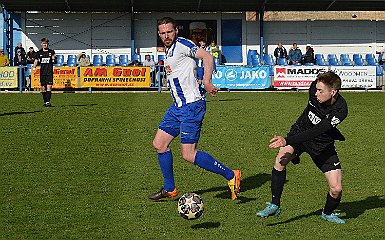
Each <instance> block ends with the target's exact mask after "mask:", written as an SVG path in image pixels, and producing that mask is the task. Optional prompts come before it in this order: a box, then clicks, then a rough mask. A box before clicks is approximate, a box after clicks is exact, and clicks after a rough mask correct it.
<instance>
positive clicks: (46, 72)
mask: <svg viewBox="0 0 385 240" xmlns="http://www.w3.org/2000/svg"><path fill="white" fill-rule="evenodd" d="M48 42H49V41H48V39H47V38H42V39H41V49H40V50H39V51H38V52H37V53H36V56H35V62H34V63H33V67H32V71H33V72H35V71H36V66H37V65H38V64H40V86H41V87H40V91H41V94H42V95H43V101H44V106H45V107H51V94H52V92H51V91H52V85H53V64H54V63H56V54H55V51H54V50H52V49H50V48H48Z"/></svg>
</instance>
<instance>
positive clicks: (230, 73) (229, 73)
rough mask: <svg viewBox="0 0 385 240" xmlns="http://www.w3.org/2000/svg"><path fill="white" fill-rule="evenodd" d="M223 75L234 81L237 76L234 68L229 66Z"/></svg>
mask: <svg viewBox="0 0 385 240" xmlns="http://www.w3.org/2000/svg"><path fill="white" fill-rule="evenodd" d="M225 77H226V79H227V80H229V81H234V80H235V79H236V78H237V72H236V71H235V70H234V69H232V68H230V69H228V70H227V71H226V73H225Z"/></svg>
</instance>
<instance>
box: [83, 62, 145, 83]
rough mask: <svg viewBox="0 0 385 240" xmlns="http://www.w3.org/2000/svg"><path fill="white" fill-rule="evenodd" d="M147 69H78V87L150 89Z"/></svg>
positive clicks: (119, 67)
mask: <svg viewBox="0 0 385 240" xmlns="http://www.w3.org/2000/svg"><path fill="white" fill-rule="evenodd" d="M150 83H151V81H150V68H149V67H121V66H116V67H103V66H101V67H80V87H82V88H85V87H100V88H126V87H150Z"/></svg>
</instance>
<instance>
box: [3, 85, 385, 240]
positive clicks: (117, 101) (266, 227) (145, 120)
mask: <svg viewBox="0 0 385 240" xmlns="http://www.w3.org/2000/svg"><path fill="white" fill-rule="evenodd" d="M342 94H343V96H344V97H345V99H346V100H347V102H348V105H349V111H350V112H349V116H348V118H347V119H346V120H345V121H344V122H343V123H342V124H341V125H340V126H339V129H340V130H341V132H342V133H343V134H344V135H345V137H346V139H347V140H346V141H345V142H337V143H336V146H337V151H338V153H339V157H340V159H341V162H342V167H343V188H344V190H343V199H342V202H341V204H340V206H339V208H338V210H339V212H341V216H342V218H343V219H345V220H346V222H347V223H346V224H345V225H337V224H332V223H328V222H324V221H322V220H321V218H320V213H321V210H320V209H321V208H322V207H323V205H324V202H325V198H326V193H327V184H326V181H325V178H324V176H323V174H322V173H321V172H320V171H319V170H318V169H317V168H316V167H315V166H314V164H313V163H312V162H311V159H310V158H309V157H308V155H306V154H304V155H303V157H302V159H301V160H302V162H301V164H300V165H296V166H294V165H292V164H290V165H289V166H288V173H287V183H286V185H285V190H284V193H283V197H282V208H283V212H282V214H281V216H280V217H278V218H277V217H271V218H268V219H262V218H258V217H256V215H255V213H256V211H257V210H260V209H262V208H264V207H265V202H266V201H270V172H271V169H272V166H273V162H274V157H275V154H276V153H277V150H270V149H268V147H267V145H268V142H269V140H270V138H271V137H272V136H273V135H274V134H280V135H285V134H286V133H287V131H288V130H289V128H290V126H291V124H292V123H294V121H295V120H296V118H297V117H298V115H299V114H300V113H301V112H302V110H303V108H304V107H305V105H306V101H307V93H306V92H273V93H271V92H230V93H227V92H220V93H219V94H218V96H217V97H215V98H213V97H208V103H207V113H206V117H205V120H204V124H203V130H202V135H201V140H200V142H199V149H201V150H204V151H207V152H209V153H210V154H211V155H213V156H214V157H216V158H217V159H218V160H219V161H221V162H223V163H224V164H226V165H227V166H229V167H231V168H239V169H241V170H242V173H243V179H242V180H243V181H242V185H241V186H242V190H243V192H242V194H241V197H240V198H239V200H237V201H234V202H233V201H231V199H230V193H229V190H228V188H227V183H226V181H225V180H224V179H223V178H222V177H221V176H218V175H215V174H212V173H209V172H206V171H204V170H202V169H200V168H198V167H196V166H193V165H191V164H188V163H186V162H184V161H183V160H182V158H181V155H180V147H179V138H177V139H176V140H175V142H174V143H173V144H172V145H171V148H172V149H173V154H174V174H175V180H176V184H177V187H178V189H179V190H180V192H181V194H182V193H185V192H196V193H199V194H200V195H201V196H202V197H203V199H204V201H205V207H206V209H205V213H204V215H203V217H201V218H200V219H197V220H192V221H188V220H185V219H183V218H182V217H180V216H178V214H177V206H176V203H177V201H176V200H165V201H161V202H151V201H149V200H148V199H147V196H148V195H149V194H150V193H153V192H154V191H157V190H159V188H160V187H161V185H162V178H161V172H160V169H159V166H158V162H157V158H156V153H155V151H154V149H153V148H152V139H153V137H154V134H155V132H156V129H157V127H158V123H159V121H160V120H161V118H162V116H163V114H164V112H165V111H166V109H167V108H168V106H169V105H170V104H171V96H170V95H169V94H168V93H162V94H158V93H116V94H110V93H105V94H98V93H93V94H88V93H85V94H71V93H68V94H53V96H52V104H53V106H54V107H52V108H44V107H43V106H42V99H41V95H40V94H4V93H2V94H0V103H1V110H0V122H1V124H0V129H1V131H0V153H1V155H0V156H1V160H0V162H1V166H0V182H1V185H0V194H1V196H0V207H1V211H0V239H181V238H183V239H257V238H260V239H298V238H301V239H384V238H385V233H384V226H385V187H384V183H385V159H384V156H385V94H384V93H383V92H369V93H366V92H359V93H357V92H342Z"/></svg>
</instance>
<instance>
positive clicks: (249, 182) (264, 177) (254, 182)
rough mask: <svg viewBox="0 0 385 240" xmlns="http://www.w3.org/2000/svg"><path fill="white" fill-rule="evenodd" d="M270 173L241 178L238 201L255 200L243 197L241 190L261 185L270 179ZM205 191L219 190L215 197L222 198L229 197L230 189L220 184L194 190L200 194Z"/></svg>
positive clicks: (245, 190)
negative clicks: (219, 185)
mask: <svg viewBox="0 0 385 240" xmlns="http://www.w3.org/2000/svg"><path fill="white" fill-rule="evenodd" d="M270 178H271V177H270V174H266V173H260V174H257V175H255V176H250V177H247V178H245V179H242V181H241V196H239V197H238V201H239V202H238V203H247V202H250V201H255V200H256V198H248V197H243V196H242V192H247V191H249V190H253V189H256V188H259V187H261V186H262V185H263V184H265V183H266V182H268V181H270ZM207 192H220V193H218V194H217V195H215V197H217V198H222V199H228V198H229V197H230V191H229V188H228V187H227V186H221V187H213V188H208V189H202V190H198V191H195V193H197V194H199V195H201V194H203V193H207Z"/></svg>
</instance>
